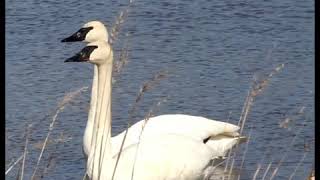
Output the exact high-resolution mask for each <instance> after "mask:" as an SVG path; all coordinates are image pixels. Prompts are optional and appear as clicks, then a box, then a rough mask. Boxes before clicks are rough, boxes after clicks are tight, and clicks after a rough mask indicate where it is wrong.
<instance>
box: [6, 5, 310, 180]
mask: <svg viewBox="0 0 320 180" xmlns="http://www.w3.org/2000/svg"><path fill="white" fill-rule="evenodd" d="M132 4H133V0H130V2H129V4H128V5H127V6H126V7H125V8H124V10H123V11H121V12H120V13H119V15H118V16H117V17H116V19H115V22H114V24H113V26H112V27H110V30H111V31H110V37H111V38H110V44H112V45H113V44H114V43H116V42H117V41H118V37H119V34H120V32H121V26H122V25H123V24H124V23H125V20H126V18H127V17H128V15H129V13H130V8H131V7H132ZM125 38H127V39H125V40H124V46H123V47H122V48H121V49H120V50H119V51H115V54H116V56H115V57H116V59H115V62H114V68H113V69H114V72H113V83H116V78H117V77H118V76H119V75H121V72H122V70H123V67H125V66H126V65H127V64H128V62H129V41H128V39H129V38H130V37H129V34H126V35H125ZM271 53H272V52H270V53H268V54H267V57H269V56H271ZM283 68H285V64H280V65H278V66H277V67H275V68H274V69H272V71H271V72H270V73H269V74H267V75H265V77H264V78H261V79H257V78H255V77H254V78H253V80H252V84H251V85H250V87H249V90H248V94H247V97H245V101H244V104H243V107H242V112H241V115H240V117H239V121H238V125H239V126H240V127H241V129H240V134H245V135H246V136H247V137H248V140H247V142H246V144H245V145H243V146H244V147H243V148H238V147H236V148H235V149H233V150H231V151H230V152H229V153H228V158H227V159H226V160H225V161H223V162H221V163H220V164H218V165H216V166H215V167H214V169H215V172H214V173H213V176H212V177H211V178H210V179H212V178H213V179H223V180H229V179H232V180H235V179H237V180H239V179H241V175H242V171H243V168H244V162H245V160H246V154H247V153H248V146H249V145H250V142H251V138H252V137H251V134H252V129H253V128H254V127H253V126H252V125H251V126H250V127H247V126H246V122H247V121H250V118H249V114H250V112H251V111H252V107H253V106H254V103H255V99H256V97H258V96H261V95H263V92H264V91H265V90H266V87H268V85H269V83H270V81H271V80H272V78H273V77H274V76H276V75H277V74H278V73H281V70H282V69H283ZM168 74H169V72H168V71H166V70H162V71H159V72H158V73H156V74H154V76H153V77H152V78H151V79H150V80H149V81H146V82H145V83H144V84H143V85H142V86H141V88H140V90H139V92H138V93H137V96H136V98H135V101H134V103H133V105H132V107H131V108H130V110H129V119H128V122H127V123H128V124H127V127H130V126H131V125H132V124H133V117H134V114H135V113H136V112H137V111H138V110H139V104H140V102H141V100H142V99H143V96H144V94H145V93H147V92H149V91H152V90H153V89H154V88H155V87H156V86H157V84H159V83H161V80H162V79H166V78H168V77H167V75H168ZM87 91H88V87H87V86H84V87H81V88H79V89H77V90H75V91H72V92H68V93H66V94H65V96H64V98H63V99H62V100H61V101H60V102H59V103H58V105H57V107H56V108H55V110H54V111H53V112H52V113H49V114H48V115H47V116H45V117H44V118H42V119H41V120H40V121H35V122H33V123H31V124H27V125H26V128H25V132H23V133H24V140H25V141H24V144H23V145H22V147H23V152H22V154H21V155H20V156H18V157H16V158H15V159H13V160H11V161H10V162H6V166H5V167H6V171H5V175H6V177H7V176H8V177H9V176H10V177H12V175H13V176H15V178H16V179H20V180H22V179H26V169H28V175H30V174H32V175H31V179H32V180H33V179H42V178H45V177H46V175H48V174H49V173H50V171H52V169H53V168H54V165H55V157H56V156H57V154H54V153H53V152H54V151H50V152H48V149H49V145H54V146H53V148H57V146H58V145H59V144H62V143H65V142H67V141H69V140H70V139H71V137H68V136H66V135H64V134H60V136H59V137H57V138H52V137H51V136H50V135H51V133H52V131H54V130H55V123H56V121H57V120H58V116H59V114H60V113H61V112H63V110H64V108H65V107H66V106H68V105H70V104H71V103H72V102H73V101H74V100H75V99H76V98H77V97H78V96H80V95H81V94H82V93H84V92H87ZM166 100H167V99H166V98H162V99H161V100H160V101H158V102H155V103H154V105H153V106H152V107H151V109H149V112H148V113H147V114H146V115H145V119H149V118H150V117H152V116H153V115H154V114H155V112H157V110H158V109H159V107H160V106H161V105H162V104H163V103H165V102H166ZM305 109H306V107H305V106H302V107H300V108H299V109H298V111H297V112H296V114H293V115H290V116H287V117H286V118H285V119H284V120H280V121H279V127H280V128H283V129H284V130H290V129H292V128H295V127H294V125H296V120H298V118H299V117H301V116H303V115H304V114H305ZM47 119H51V123H50V124H49V127H48V129H47V131H48V132H47V135H46V137H45V139H43V141H42V142H38V143H34V144H31V143H30V136H31V135H32V133H36V129H37V123H41V121H43V120H47ZM228 120H229V119H228ZM306 120H307V118H304V121H303V122H299V123H302V126H301V127H300V128H297V129H296V130H295V134H294V136H293V137H292V138H291V141H290V142H288V144H287V146H286V148H285V150H284V152H279V153H282V154H283V155H282V158H280V159H279V160H278V159H273V158H272V156H271V159H270V154H271V146H267V148H266V149H265V151H264V152H261V159H260V161H258V162H257V164H256V170H255V171H254V172H253V173H252V174H250V175H249V176H250V177H252V178H251V179H253V180H256V179H263V180H264V179H267V178H268V179H270V180H272V179H276V176H277V174H278V173H279V171H281V167H282V166H284V162H285V160H286V159H287V156H288V153H289V152H290V150H291V148H292V146H293V145H294V142H296V140H297V139H298V138H299V135H300V133H301V132H302V130H303V129H304V128H305V127H306V126H307V122H306ZM146 123H147V121H146ZM77 138H82V137H77ZM275 138H276V136H275V134H273V135H272V137H271V140H270V142H269V145H271V144H272V143H274V141H275ZM5 139H6V151H8V150H7V144H8V143H9V142H8V137H7V133H6V137H5ZM50 147H51V146H50ZM313 148H314V139H312V140H310V142H306V143H305V145H304V147H303V149H304V151H303V152H301V158H300V161H299V162H296V166H295V168H294V169H293V170H292V173H291V175H290V177H288V178H289V180H291V179H294V177H295V174H296V172H297V171H298V170H299V168H301V165H302V163H303V162H304V160H305V158H306V156H308V154H309V153H310V152H313V151H312V150H313ZM30 149H37V150H40V153H39V156H38V158H37V159H36V160H35V163H34V167H27V166H26V161H28V158H27V157H28V153H29V151H30ZM121 150H122V148H121ZM120 153H121V152H120ZM6 154H7V152H6ZM237 162H240V163H237ZM312 167H314V165H312ZM29 169H33V170H29ZM306 171H309V172H310V173H309V175H308V177H306V178H305V180H314V179H315V175H314V168H312V169H309V170H306ZM30 172H31V173H30ZM214 176H216V177H214Z"/></svg>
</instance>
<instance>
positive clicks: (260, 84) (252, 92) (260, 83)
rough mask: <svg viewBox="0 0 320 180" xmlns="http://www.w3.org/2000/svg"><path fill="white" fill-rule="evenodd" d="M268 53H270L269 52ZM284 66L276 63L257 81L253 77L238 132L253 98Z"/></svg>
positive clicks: (234, 155)
mask: <svg viewBox="0 0 320 180" xmlns="http://www.w3.org/2000/svg"><path fill="white" fill-rule="evenodd" d="M269 54H270V53H269ZM283 68H284V64H280V65H278V66H277V67H276V68H274V69H273V70H272V71H271V72H270V73H269V74H268V75H267V77H266V78H264V79H262V80H260V81H258V80H256V79H254V81H253V84H252V85H251V88H250V89H249V91H248V94H247V96H246V100H245V102H244V105H243V108H242V112H241V115H240V118H239V121H238V125H239V126H240V134H242V133H243V129H244V125H245V123H246V120H247V118H248V114H249V112H250V110H251V107H252V105H253V104H254V100H255V98H256V97H257V96H258V95H260V94H261V93H262V92H263V90H265V88H266V87H267V85H268V84H269V82H270V80H271V78H272V77H273V76H274V75H275V74H276V73H279V72H280V71H281V70H282V69H283ZM237 147H238V144H237V145H236V146H235V148H237ZM235 157H236V152H234V153H233V161H234V158H235ZM232 169H233V166H232V167H231V168H230V173H231V171H232Z"/></svg>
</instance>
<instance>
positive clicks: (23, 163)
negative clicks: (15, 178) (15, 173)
mask: <svg viewBox="0 0 320 180" xmlns="http://www.w3.org/2000/svg"><path fill="white" fill-rule="evenodd" d="M31 127H32V124H30V125H29V126H28V127H27V129H26V141H25V144H24V151H23V160H22V165H21V174H20V178H19V179H20V180H23V177H24V176H23V175H24V166H25V161H26V157H27V152H28V142H29V135H30V129H31Z"/></svg>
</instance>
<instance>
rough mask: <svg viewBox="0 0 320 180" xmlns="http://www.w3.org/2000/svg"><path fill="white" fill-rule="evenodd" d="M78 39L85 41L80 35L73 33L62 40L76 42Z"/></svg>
mask: <svg viewBox="0 0 320 180" xmlns="http://www.w3.org/2000/svg"><path fill="white" fill-rule="evenodd" d="M76 41H83V40H81V38H80V37H78V36H77V35H76V34H73V35H71V36H70V37H67V38H65V39H62V40H61V42H76Z"/></svg>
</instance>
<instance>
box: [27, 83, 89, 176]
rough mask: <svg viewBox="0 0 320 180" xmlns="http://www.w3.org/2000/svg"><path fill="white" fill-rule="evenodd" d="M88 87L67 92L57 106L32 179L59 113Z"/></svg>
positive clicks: (33, 174)
mask: <svg viewBox="0 0 320 180" xmlns="http://www.w3.org/2000/svg"><path fill="white" fill-rule="evenodd" d="M87 89H88V87H82V88H80V89H78V90H76V91H73V92H69V93H67V94H66V95H65V96H64V98H63V100H62V101H61V102H60V103H59V104H58V108H57V110H56V113H55V114H54V116H53V118H52V121H51V123H50V126H49V131H48V133H47V136H46V138H45V140H44V143H43V146H42V149H41V152H40V155H39V157H38V160H37V164H36V166H35V168H34V171H33V173H32V176H31V179H34V178H35V175H36V172H37V170H38V167H39V164H40V160H41V158H42V156H43V153H44V150H45V148H46V146H47V142H48V139H49V136H50V134H51V132H52V130H53V128H54V124H55V122H56V120H57V117H58V114H59V113H60V112H61V111H63V110H64V108H65V106H66V105H67V104H68V103H69V102H71V101H72V100H73V99H74V98H75V97H76V96H77V95H79V94H80V93H81V92H83V91H86V90H87Z"/></svg>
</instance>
